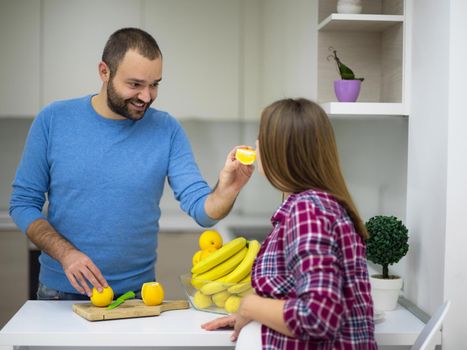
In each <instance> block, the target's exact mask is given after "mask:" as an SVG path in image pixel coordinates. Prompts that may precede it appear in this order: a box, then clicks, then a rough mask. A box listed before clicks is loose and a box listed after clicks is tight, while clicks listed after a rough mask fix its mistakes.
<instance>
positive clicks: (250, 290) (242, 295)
mask: <svg viewBox="0 0 467 350" xmlns="http://www.w3.org/2000/svg"><path fill="white" fill-rule="evenodd" d="M251 293H253V288H251V287H250V288H248V289H246V290H244V291H243V292H241V293H238V294H236V295H238V296H239V297H241V298H243V297H244V296H245V295H248V294H251Z"/></svg>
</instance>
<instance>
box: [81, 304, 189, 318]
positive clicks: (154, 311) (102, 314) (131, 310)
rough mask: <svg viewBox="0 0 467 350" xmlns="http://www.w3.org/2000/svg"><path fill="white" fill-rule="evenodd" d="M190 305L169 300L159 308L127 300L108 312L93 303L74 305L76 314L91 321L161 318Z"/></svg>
mask: <svg viewBox="0 0 467 350" xmlns="http://www.w3.org/2000/svg"><path fill="white" fill-rule="evenodd" d="M189 307H190V304H189V303H188V301H186V300H167V301H164V302H163V303H162V304H161V305H158V306H147V305H145V304H144V303H143V301H142V300H141V299H132V300H126V301H125V302H124V303H123V304H121V305H119V306H118V307H116V308H115V309H112V310H107V308H105V307H97V306H94V305H92V304H91V303H79V304H73V306H72V309H73V311H74V312H75V313H77V314H78V315H80V316H81V317H83V318H85V319H86V320H89V321H104V320H115V319H119V318H132V317H147V316H159V315H160V314H161V312H164V311H170V310H182V309H188V308H189Z"/></svg>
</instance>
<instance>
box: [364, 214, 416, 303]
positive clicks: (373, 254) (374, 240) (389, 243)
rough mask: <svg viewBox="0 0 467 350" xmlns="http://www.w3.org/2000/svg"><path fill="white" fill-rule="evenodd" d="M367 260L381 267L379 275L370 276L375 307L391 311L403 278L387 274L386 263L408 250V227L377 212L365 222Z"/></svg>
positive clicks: (394, 218) (392, 261) (393, 262)
mask: <svg viewBox="0 0 467 350" xmlns="http://www.w3.org/2000/svg"><path fill="white" fill-rule="evenodd" d="M365 226H366V228H367V230H368V234H369V238H368V240H367V241H366V254H367V259H368V260H370V261H371V262H373V263H375V264H378V265H381V266H382V267H383V269H382V272H383V273H382V274H376V275H372V276H370V282H371V289H372V291H371V294H372V297H373V302H374V308H375V310H381V311H389V310H394V309H395V308H396V305H397V299H398V297H399V293H400V290H401V288H402V282H403V281H402V278H401V277H400V276H396V275H390V274H389V265H392V264H395V263H397V262H399V260H400V259H402V258H403V257H404V256H405V255H406V254H407V251H408V250H409V244H408V239H409V236H408V230H407V227H405V226H404V224H403V223H402V221H401V220H399V219H398V218H396V217H395V216H383V215H378V216H374V217H372V218H371V219H369V220H368V221H367V222H366V224H365Z"/></svg>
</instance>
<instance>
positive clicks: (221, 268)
mask: <svg viewBox="0 0 467 350" xmlns="http://www.w3.org/2000/svg"><path fill="white" fill-rule="evenodd" d="M247 251H248V248H247V247H244V248H243V249H242V250H240V251H238V252H237V253H235V254H234V255H233V256H231V257H230V258H228V259H227V260H225V261H224V262H222V263H220V264H219V265H217V266H214V267H213V268H212V269H210V270H208V271H206V272H204V273H200V274H198V275H193V278H192V281H191V284H192V286H193V287H195V288H196V289H199V288H201V287H202V286H203V285H205V284H206V283H207V282H209V281H214V280H217V279H218V278H220V277H222V276H225V275H227V274H228V273H229V272H231V271H233V270H234V269H235V268H236V267H237V266H238V264H240V263H241V262H242V260H243V259H244V258H245V255H246V253H247Z"/></svg>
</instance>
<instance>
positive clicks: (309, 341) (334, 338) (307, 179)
mask: <svg viewBox="0 0 467 350" xmlns="http://www.w3.org/2000/svg"><path fill="white" fill-rule="evenodd" d="M256 146H257V158H258V167H259V171H260V173H262V174H264V175H265V176H266V178H267V179H268V180H269V182H270V183H271V184H272V186H274V187H275V188H277V189H278V190H280V191H282V192H283V194H284V201H283V203H282V204H281V206H280V207H279V209H277V211H276V212H275V214H274V215H273V216H272V219H271V222H272V224H273V230H272V232H271V233H270V234H269V235H268V236H267V238H266V239H265V241H264V242H263V245H262V247H261V250H260V252H259V253H258V256H257V258H256V260H255V263H254V265H253V269H252V276H251V277H252V278H251V281H252V286H253V287H254V289H255V291H256V294H252V295H249V296H246V297H244V298H243V300H242V302H241V305H240V307H239V309H238V311H237V313H235V314H233V315H230V316H227V317H223V318H220V319H216V320H214V321H211V322H208V323H206V324H204V325H202V327H203V328H205V329H207V330H213V329H217V328H220V327H226V326H233V327H234V333H233V335H232V340H236V339H237V337H238V334H239V332H240V330H241V329H242V328H243V327H244V326H245V325H246V324H248V323H249V322H250V321H256V322H259V323H260V324H262V326H261V343H262V347H263V349H281V350H282V349H358V350H366V349H376V348H377V345H376V343H375V340H374V323H373V302H372V299H371V295H370V283H369V278H368V271H367V265H366V257H365V244H364V240H365V239H366V238H367V232H366V229H365V226H364V224H363V222H362V219H361V218H360V216H359V214H358V211H357V209H356V207H355V205H354V203H353V201H352V199H351V196H350V194H349V192H348V190H347V186H346V184H345V181H344V178H343V176H342V173H341V170H340V165H339V159H338V154H337V147H336V142H335V138H334V133H333V130H332V126H331V124H330V121H329V119H328V117H327V115H326V113H325V112H324V111H323V110H322V109H321V108H320V107H319V106H318V105H317V104H315V103H313V102H311V101H308V100H306V99H297V100H292V99H285V100H280V101H277V102H275V103H273V104H271V105H270V106H268V107H267V108H266V109H265V110H264V111H263V113H262V116H261V122H260V127H259V137H258V141H257V145H256Z"/></svg>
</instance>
